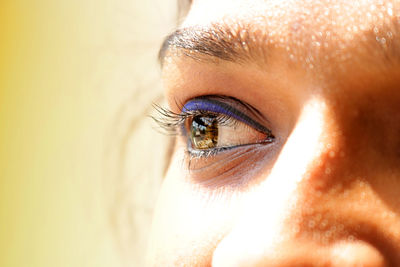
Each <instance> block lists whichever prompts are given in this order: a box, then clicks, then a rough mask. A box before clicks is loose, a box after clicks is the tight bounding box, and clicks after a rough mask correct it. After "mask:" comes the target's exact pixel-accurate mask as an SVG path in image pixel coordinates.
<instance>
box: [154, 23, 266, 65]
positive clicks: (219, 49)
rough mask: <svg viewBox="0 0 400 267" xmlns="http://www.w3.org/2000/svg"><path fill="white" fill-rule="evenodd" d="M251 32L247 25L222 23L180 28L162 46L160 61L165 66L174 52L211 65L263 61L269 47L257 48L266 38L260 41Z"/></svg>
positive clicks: (260, 46)
mask: <svg viewBox="0 0 400 267" xmlns="http://www.w3.org/2000/svg"><path fill="white" fill-rule="evenodd" d="M247 29H248V28H247V27H244V26H243V25H238V26H237V27H228V26H227V25H221V24H213V25H211V26H208V27H201V26H194V27H188V28H183V29H178V30H176V31H174V32H173V33H171V34H170V35H168V36H167V37H166V38H165V40H164V42H163V43H162V45H161V49H160V51H159V54H158V59H159V62H160V64H161V66H162V65H163V63H164V61H165V58H166V56H167V53H168V52H170V51H176V52H182V53H183V54H184V55H185V56H188V57H191V58H193V59H196V60H203V61H211V62H215V58H217V59H222V60H226V61H232V62H241V61H247V60H250V59H252V58H254V59H256V58H258V59H260V56H261V57H263V58H265V56H266V49H265V48H266V46H265V45H258V46H256V44H260V41H261V42H262V41H263V40H262V39H263V37H260V36H258V37H257V38H256V37H255V34H254V33H252V32H251V31H249V30H247ZM262 36H265V34H263V35H262ZM260 39H261V40H260Z"/></svg>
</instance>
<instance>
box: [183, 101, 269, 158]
mask: <svg viewBox="0 0 400 267" xmlns="http://www.w3.org/2000/svg"><path fill="white" fill-rule="evenodd" d="M183 113H186V114H192V115H188V116H187V117H186V121H185V127H184V132H185V133H186V135H187V136H188V139H189V140H188V143H189V144H188V146H189V147H188V150H189V152H196V151H213V152H218V151H220V150H226V149H230V148H234V147H238V146H245V145H251V144H267V143H271V142H272V141H273V139H274V136H273V135H272V133H271V131H270V130H269V129H267V128H266V127H264V126H263V125H262V124H261V123H259V122H258V121H256V118H252V116H253V117H259V116H257V115H259V114H258V113H257V112H256V111H255V110H253V109H252V108H250V106H248V105H246V104H244V103H243V102H241V101H238V100H236V99H233V98H223V97H215V96H214V97H211V96H210V97H201V98H196V99H193V100H191V101H189V102H188V103H187V104H186V105H185V106H184V107H183Z"/></svg>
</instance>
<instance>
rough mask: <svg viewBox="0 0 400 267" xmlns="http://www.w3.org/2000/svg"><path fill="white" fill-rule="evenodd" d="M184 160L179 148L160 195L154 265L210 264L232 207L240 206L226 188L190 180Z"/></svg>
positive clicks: (153, 237) (152, 248) (154, 231)
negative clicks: (216, 188) (203, 186)
mask: <svg viewBox="0 0 400 267" xmlns="http://www.w3.org/2000/svg"><path fill="white" fill-rule="evenodd" d="M182 154H183V153H182ZM182 164H184V163H183V155H181V153H179V152H178V153H176V154H175V156H174V157H173V159H172V162H171V165H170V168H169V170H168V173H167V176H166V177H165V180H164V182H163V186H162V189H161V192H160V196H159V199H158V203H157V207H156V211H155V215H154V219H153V227H152V235H151V244H150V255H149V259H150V260H152V261H156V262H154V263H153V265H155V266H178V265H180V266H207V265H208V264H209V263H210V262H211V257H212V253H213V251H214V249H215V247H216V246H217V244H218V243H219V241H220V240H221V239H222V238H223V237H224V236H225V234H226V233H227V232H228V230H229V228H230V224H231V222H232V221H233V217H234V209H233V208H232V207H237V206H238V202H237V199H238V198H237V197H236V196H234V195H233V194H230V193H229V192H226V190H224V192H222V191H211V192H210V191H209V190H206V189H203V188H201V187H200V186H196V185H193V184H190V183H189V182H188V179H186V175H187V173H186V171H185V170H184V167H183V166H182ZM178 263H179V264H178Z"/></svg>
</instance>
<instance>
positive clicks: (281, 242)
mask: <svg viewBox="0 0 400 267" xmlns="http://www.w3.org/2000/svg"><path fill="white" fill-rule="evenodd" d="M199 26H201V27H199ZM213 27H218V28H221V29H227V30H229V32H230V33H232V36H231V37H232V39H238V38H239V37H240V36H241V35H247V36H248V37H249V38H247V39H245V40H246V42H245V43H244V44H242V45H243V47H242V48H241V52H240V53H239V54H238V55H237V59H235V58H233V59H221V58H218V56H213V55H205V54H204V53H201V52H199V51H189V50H188V49H181V48H179V47H169V48H168V51H166V53H165V55H164V59H163V67H162V69H163V72H162V73H163V75H162V76H163V82H164V86H165V93H166V97H167V100H168V103H169V106H170V109H171V110H173V111H175V112H178V113H179V112H180V107H179V103H183V104H184V103H186V102H187V101H189V100H190V99H192V98H194V97H197V96H203V95H223V96H231V97H235V98H237V99H240V100H242V101H245V102H246V103H248V104H249V105H251V106H252V107H254V108H255V109H257V110H258V111H259V112H260V113H261V114H262V115H263V116H264V117H265V118H267V120H266V121H265V126H266V127H268V128H269V129H270V130H271V132H272V133H273V135H274V136H275V140H274V142H273V143H271V144H268V145H263V146H262V147H258V146H252V145H249V146H244V147H240V148H236V149H231V150H228V151H224V152H222V153H220V154H218V155H216V156H214V157H212V158H207V159H194V162H192V164H193V165H192V167H191V168H192V169H191V170H188V157H187V156H186V155H185V148H186V146H187V140H186V139H185V138H184V137H182V136H177V137H176V142H175V149H174V153H173V156H172V159H171V162H170V166H169V169H168V171H167V174H166V176H165V179H164V181H163V186H162V190H161V193H160V197H159V200H158V204H157V207H156V212H155V216H154V221H153V231H152V237H151V241H150V244H151V245H150V249H149V255H148V259H149V265H150V266H216V267H219V266H400V197H399V196H400V65H399V64H400V46H399V44H400V35H399V34H400V2H399V1H327V0H322V1H249V0H236V1H232V0H229V1H224V0H218V1H216V0H198V1H196V0H195V1H193V3H192V7H191V10H190V12H189V13H188V15H187V17H186V19H185V21H184V22H183V24H182V25H181V28H185V29H188V28H189V29H190V28H192V29H193V28H196V29H199V28H201V29H203V30H204V29H206V30H207V29H208V30H209V29H212V28H213ZM242 37H243V36H242ZM243 38H244V37H243ZM239 39H240V38H239ZM246 50H247V52H248V54H245V53H246ZM242 54H243V55H242ZM239 134H241V133H238V135H239ZM244 134H245V133H244ZM245 138H246V135H244V136H241V140H245ZM210 166H212V167H210Z"/></svg>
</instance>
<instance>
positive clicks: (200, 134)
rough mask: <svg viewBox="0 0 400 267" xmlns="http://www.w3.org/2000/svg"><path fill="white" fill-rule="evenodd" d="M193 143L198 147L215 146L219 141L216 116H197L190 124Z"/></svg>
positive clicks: (207, 147)
mask: <svg viewBox="0 0 400 267" xmlns="http://www.w3.org/2000/svg"><path fill="white" fill-rule="evenodd" d="M190 132H191V139H192V145H193V146H194V148H196V149H209V148H214V147H216V145H217V142H218V122H217V120H216V118H215V117H214V116H195V117H194V118H193V120H192V125H191V126H190Z"/></svg>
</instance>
